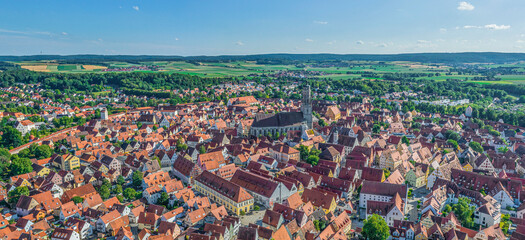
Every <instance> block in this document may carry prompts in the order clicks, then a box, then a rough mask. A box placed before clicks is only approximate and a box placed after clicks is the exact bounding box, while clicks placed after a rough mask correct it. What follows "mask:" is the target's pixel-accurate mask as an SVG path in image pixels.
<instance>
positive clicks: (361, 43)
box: [355, 40, 365, 45]
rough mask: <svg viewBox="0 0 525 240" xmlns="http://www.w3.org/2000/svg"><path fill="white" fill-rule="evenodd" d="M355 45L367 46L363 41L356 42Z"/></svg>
mask: <svg viewBox="0 0 525 240" xmlns="http://www.w3.org/2000/svg"><path fill="white" fill-rule="evenodd" d="M355 43H356V44H357V45H363V44H365V42H363V41H361V40H359V41H357V42H355Z"/></svg>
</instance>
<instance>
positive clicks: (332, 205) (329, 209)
mask: <svg viewBox="0 0 525 240" xmlns="http://www.w3.org/2000/svg"><path fill="white" fill-rule="evenodd" d="M336 207H337V203H335V199H334V198H332V201H331V202H330V205H329V207H328V208H324V207H323V211H324V212H325V213H329V212H333V211H334V210H335V208H336Z"/></svg>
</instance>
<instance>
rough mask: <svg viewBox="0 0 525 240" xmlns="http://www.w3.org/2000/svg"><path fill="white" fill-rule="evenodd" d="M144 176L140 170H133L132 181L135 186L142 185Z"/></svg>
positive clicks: (137, 187)
mask: <svg viewBox="0 0 525 240" xmlns="http://www.w3.org/2000/svg"><path fill="white" fill-rule="evenodd" d="M143 178H144V174H143V173H142V172H140V171H135V172H133V175H132V176H131V182H132V183H133V186H135V188H136V189H139V188H140V187H141V186H142V179H143Z"/></svg>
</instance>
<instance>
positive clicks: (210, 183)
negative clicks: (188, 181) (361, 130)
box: [195, 171, 254, 215]
mask: <svg viewBox="0 0 525 240" xmlns="http://www.w3.org/2000/svg"><path fill="white" fill-rule="evenodd" d="M195 190H197V191H198V192H200V193H202V194H204V195H206V196H207V197H208V198H210V200H212V201H214V202H216V203H217V204H220V205H223V206H224V207H225V208H226V209H228V210H230V211H232V212H234V213H235V214H237V215H241V212H242V213H248V212H250V211H251V210H252V209H253V204H254V198H253V196H252V195H250V194H249V193H248V192H247V191H246V190H245V189H244V188H242V187H240V186H239V185H237V184H234V183H232V182H230V181H227V180H225V179H223V178H221V177H219V176H217V175H215V174H213V173H211V172H208V171H204V172H203V173H202V174H201V175H199V176H197V177H196V178H195Z"/></svg>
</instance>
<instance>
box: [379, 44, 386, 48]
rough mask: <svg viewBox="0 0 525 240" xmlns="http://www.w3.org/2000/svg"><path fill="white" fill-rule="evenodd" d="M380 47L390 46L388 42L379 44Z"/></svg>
mask: <svg viewBox="0 0 525 240" xmlns="http://www.w3.org/2000/svg"><path fill="white" fill-rule="evenodd" d="M378 47H383V48H386V47H388V44H387V43H380V44H379V45H378Z"/></svg>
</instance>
